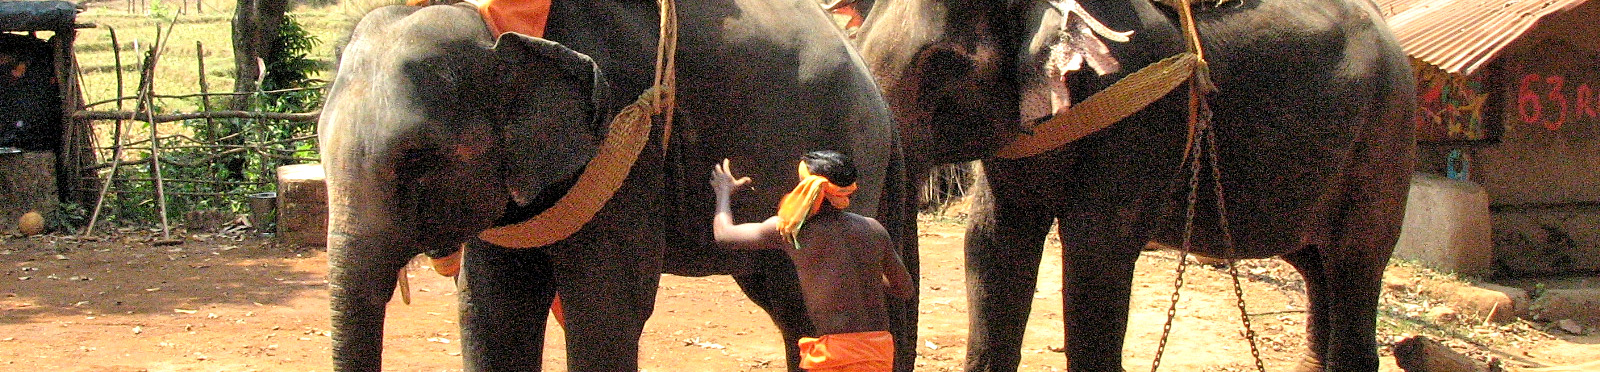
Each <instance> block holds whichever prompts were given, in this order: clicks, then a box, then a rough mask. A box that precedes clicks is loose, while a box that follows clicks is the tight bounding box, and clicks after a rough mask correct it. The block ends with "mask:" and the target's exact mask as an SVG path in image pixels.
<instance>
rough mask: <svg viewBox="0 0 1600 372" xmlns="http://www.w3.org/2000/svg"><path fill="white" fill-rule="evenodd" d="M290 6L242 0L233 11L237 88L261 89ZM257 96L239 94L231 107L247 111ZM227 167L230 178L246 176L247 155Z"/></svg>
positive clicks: (235, 140) (274, 0) (278, 0)
mask: <svg viewBox="0 0 1600 372" xmlns="http://www.w3.org/2000/svg"><path fill="white" fill-rule="evenodd" d="M288 7H289V1H288V0H239V3H238V7H237V8H235V9H234V13H233V67H234V80H233V91H234V92H240V93H247V92H255V91H258V90H260V89H261V86H260V81H261V78H262V76H261V75H262V74H263V73H265V71H264V70H265V69H266V67H265V66H266V65H265V59H266V58H267V56H269V55H272V53H273V50H272V49H273V48H280V47H281V44H280V43H279V42H278V27H280V26H281V25H283V18H284V11H286V10H287V9H288ZM252 99H255V97H253V96H248V95H246V96H235V98H234V100H233V102H232V104H231V108H232V109H233V110H245V109H247V108H249V106H250V100H252ZM240 128H243V127H242V126H234V130H242V129H240ZM215 134H216V135H218V137H225V136H227V135H228V134H231V133H215ZM223 144H224V145H242V144H244V137H243V136H233V137H232V139H231V140H229V141H225V142H224V143H223ZM223 166H224V167H225V168H226V169H227V170H228V174H227V178H230V179H233V180H240V179H244V167H245V158H244V157H234V158H229V159H225V160H224V161H223Z"/></svg>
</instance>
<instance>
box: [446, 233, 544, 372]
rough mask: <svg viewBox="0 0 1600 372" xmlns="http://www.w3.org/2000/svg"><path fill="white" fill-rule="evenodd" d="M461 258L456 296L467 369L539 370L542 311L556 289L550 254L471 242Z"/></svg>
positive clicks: (542, 345)
mask: <svg viewBox="0 0 1600 372" xmlns="http://www.w3.org/2000/svg"><path fill="white" fill-rule="evenodd" d="M463 260H464V262H463V264H462V270H461V273H460V274H459V275H460V276H458V277H457V280H458V282H457V283H458V284H460V289H459V291H458V293H457V298H458V299H459V301H460V305H459V307H460V309H461V310H460V311H461V352H462V356H463V359H464V363H465V366H466V369H467V370H469V371H538V370H540V369H541V368H543V366H544V364H543V359H544V358H543V355H544V332H545V319H546V317H545V314H546V313H547V312H548V311H546V309H549V308H550V301H551V297H552V296H553V295H554V293H555V292H554V289H553V287H552V286H551V279H550V278H551V266H550V258H549V256H547V255H545V254H544V253H543V252H541V251H539V250H536V249H520V250H513V249H507V248H502V247H496V246H494V245H491V244H487V243H483V242H473V243H471V244H469V246H468V247H467V251H466V252H465V256H464V257H463Z"/></svg>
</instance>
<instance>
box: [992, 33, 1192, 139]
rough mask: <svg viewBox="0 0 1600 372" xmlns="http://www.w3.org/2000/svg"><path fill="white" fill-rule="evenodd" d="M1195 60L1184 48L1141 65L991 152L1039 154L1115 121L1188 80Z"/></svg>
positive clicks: (1141, 108) (1140, 108)
mask: <svg viewBox="0 0 1600 372" xmlns="http://www.w3.org/2000/svg"><path fill="white" fill-rule="evenodd" d="M1198 61H1199V57H1198V56H1197V55H1195V54H1194V53H1188V52H1184V53H1179V54H1178V55H1175V56H1171V57H1167V59H1164V60H1161V61H1160V62H1156V63H1152V64H1150V65H1149V66H1145V67H1144V68H1141V69H1139V71H1135V72H1134V73H1132V74H1128V76H1127V77H1123V78H1122V80H1117V82H1116V83H1113V84H1111V86H1110V87H1107V88H1106V89H1105V90H1102V91H1100V92H1097V93H1095V94H1094V95H1091V96H1089V98H1087V99H1084V100H1083V102H1079V103H1078V104H1075V105H1072V107H1070V108H1068V109H1067V112H1065V113H1062V114H1060V115H1056V116H1053V117H1051V118H1050V120H1048V121H1045V122H1043V123H1040V124H1039V125H1037V126H1034V127H1033V128H1032V131H1033V134H1031V135H1023V136H1021V137H1018V138H1017V139H1015V140H1013V141H1011V143H1009V144H1006V146H1005V147H1002V148H1001V149H1000V151H999V152H997V153H995V156H998V157H1001V158H1005V159H1018V158H1026V157H1029V156H1034V155H1039V154H1041V153H1044V152H1045V151H1050V150H1054V149H1056V148H1058V147H1061V145H1064V144H1066V143H1068V142H1072V141H1076V140H1078V139H1079V138H1083V137H1084V136H1088V135H1090V134H1094V132H1098V131H1100V130H1101V129H1105V128H1106V127H1109V126H1111V124H1116V123H1117V122H1118V121H1121V120H1122V119H1123V118H1127V117H1128V116H1129V115H1133V113H1135V112H1139V110H1143V109H1144V108H1145V106H1149V105H1150V104H1151V103H1153V102H1155V101H1156V100H1158V99H1161V97H1163V96H1166V95H1167V92H1171V91H1172V90H1173V89H1176V88H1177V87H1178V85H1181V84H1183V82H1185V81H1188V80H1189V76H1190V75H1192V72H1193V71H1194V68H1195V65H1196V64H1198Z"/></svg>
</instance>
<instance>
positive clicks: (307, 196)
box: [277, 164, 328, 246]
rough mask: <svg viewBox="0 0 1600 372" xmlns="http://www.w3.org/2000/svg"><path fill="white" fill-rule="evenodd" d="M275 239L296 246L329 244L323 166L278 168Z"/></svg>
mask: <svg viewBox="0 0 1600 372" xmlns="http://www.w3.org/2000/svg"><path fill="white" fill-rule="evenodd" d="M277 212H278V218H277V223H278V239H280V241H282V242H284V243H286V244H290V245H295V246H325V245H327V244H328V184H327V182H325V181H324V180H323V175H322V164H295V165H285V166H282V167H278V206H277Z"/></svg>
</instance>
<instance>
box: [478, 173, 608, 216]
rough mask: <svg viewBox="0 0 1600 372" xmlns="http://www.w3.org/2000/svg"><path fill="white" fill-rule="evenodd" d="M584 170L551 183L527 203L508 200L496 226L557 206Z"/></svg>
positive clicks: (535, 214)
mask: <svg viewBox="0 0 1600 372" xmlns="http://www.w3.org/2000/svg"><path fill="white" fill-rule="evenodd" d="M585 168H587V167H585ZM584 170H585V169H579V170H578V171H577V172H573V173H572V175H569V176H567V178H564V179H562V180H560V181H556V182H555V183H551V184H550V185H549V186H546V187H545V188H544V190H542V191H539V194H538V195H534V196H533V198H532V199H530V200H528V203H527V204H523V205H517V201H516V200H506V212H505V213H504V214H501V215H500V218H499V219H496V220H495V221H494V227H500V226H506V225H512V224H517V223H521V222H523V221H527V220H528V219H530V218H533V216H537V215H539V213H543V212H544V211H545V210H548V209H550V207H552V206H555V204H556V201H558V200H561V197H563V196H566V195H567V192H568V191H571V190H572V186H573V185H574V184H577V183H578V176H579V175H582V174H583V171H584Z"/></svg>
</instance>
